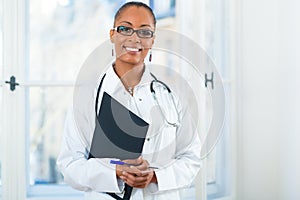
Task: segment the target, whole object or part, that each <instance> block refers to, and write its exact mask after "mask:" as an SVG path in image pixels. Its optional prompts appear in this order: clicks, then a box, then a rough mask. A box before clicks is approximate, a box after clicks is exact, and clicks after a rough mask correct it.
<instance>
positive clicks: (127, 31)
mask: <svg viewBox="0 0 300 200" xmlns="http://www.w3.org/2000/svg"><path fill="white" fill-rule="evenodd" d="M117 32H118V33H120V34H122V35H132V33H133V29H132V28H129V27H126V26H118V27H117Z"/></svg>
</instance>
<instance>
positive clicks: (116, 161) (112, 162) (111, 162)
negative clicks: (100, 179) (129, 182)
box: [110, 160, 158, 169]
mask: <svg viewBox="0 0 300 200" xmlns="http://www.w3.org/2000/svg"><path fill="white" fill-rule="evenodd" d="M110 164H115V165H128V166H138V165H134V164H129V163H126V162H123V161H120V160H110ZM148 168H149V169H158V167H148Z"/></svg>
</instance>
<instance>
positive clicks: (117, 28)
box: [112, 25, 154, 39]
mask: <svg viewBox="0 0 300 200" xmlns="http://www.w3.org/2000/svg"><path fill="white" fill-rule="evenodd" d="M121 27H125V28H127V29H129V30H131V31H132V32H131V34H124V33H121V31H120V28H121ZM112 29H113V30H115V31H117V32H118V33H120V34H121V35H124V36H132V35H133V34H134V33H136V35H137V36H138V37H139V38H142V39H150V38H153V36H154V31H152V30H149V29H133V28H131V27H128V26H123V25H121V26H117V27H114V28H112ZM139 31H150V32H151V37H141V36H140V34H139Z"/></svg>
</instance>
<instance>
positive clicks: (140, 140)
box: [89, 92, 149, 160]
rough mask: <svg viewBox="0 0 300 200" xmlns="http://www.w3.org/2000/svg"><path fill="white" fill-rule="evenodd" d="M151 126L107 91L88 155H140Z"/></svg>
mask: <svg viewBox="0 0 300 200" xmlns="http://www.w3.org/2000/svg"><path fill="white" fill-rule="evenodd" d="M148 128H149V124H148V123H147V122H145V121H144V120H143V119H142V118H140V117H139V116H137V115H136V114H134V113H133V112H131V111H130V110H128V109H127V108H126V107H125V106H123V105H122V104H121V103H119V102H118V101H117V100H116V99H114V98H113V97H111V96H110V95H109V94H107V93H106V92H104V93H103V97H102V102H101V106H100V111H99V114H98V116H97V118H96V126H95V131H94V135H93V139H92V144H91V148H90V154H89V158H117V159H121V160H124V159H135V158H138V157H139V156H140V155H141V153H142V150H143V146H144V141H145V137H146V134H147V131H148Z"/></svg>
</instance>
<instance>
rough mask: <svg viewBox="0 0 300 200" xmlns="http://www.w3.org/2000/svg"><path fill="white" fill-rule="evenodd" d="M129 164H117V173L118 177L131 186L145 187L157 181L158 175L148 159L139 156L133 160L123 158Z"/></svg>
mask: <svg viewBox="0 0 300 200" xmlns="http://www.w3.org/2000/svg"><path fill="white" fill-rule="evenodd" d="M123 162H125V163H127V164H130V165H131V166H128V165H117V167H116V174H117V177H119V178H120V179H122V180H123V181H124V182H125V183H127V184H128V185H129V186H132V187H135V188H145V187H147V186H148V185H149V184H150V183H151V182H153V183H157V180H156V175H155V172H154V171H153V169H149V163H148V161H147V160H144V159H142V157H139V158H137V159H133V160H123Z"/></svg>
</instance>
